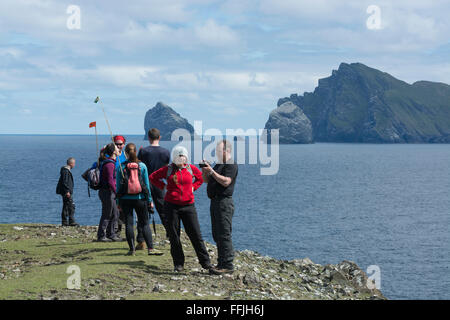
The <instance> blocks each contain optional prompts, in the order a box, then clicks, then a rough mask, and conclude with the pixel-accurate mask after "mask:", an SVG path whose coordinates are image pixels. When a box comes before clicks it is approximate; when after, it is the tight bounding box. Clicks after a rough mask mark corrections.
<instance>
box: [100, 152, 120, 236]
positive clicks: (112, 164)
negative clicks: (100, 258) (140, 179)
mask: <svg viewBox="0 0 450 320" xmlns="http://www.w3.org/2000/svg"><path fill="white" fill-rule="evenodd" d="M117 153H118V152H117V148H116V146H115V144H114V143H110V144H108V145H107V146H106V147H105V148H103V149H102V151H101V152H100V158H99V159H98V163H99V167H100V189H99V190H98V197H99V198H100V201H101V202H102V216H101V217H100V222H99V225H98V231H97V241H99V242H110V241H121V238H119V237H118V236H117V235H116V230H115V226H116V224H117V219H118V218H119V209H118V208H117V203H116V170H115V169H116V157H117Z"/></svg>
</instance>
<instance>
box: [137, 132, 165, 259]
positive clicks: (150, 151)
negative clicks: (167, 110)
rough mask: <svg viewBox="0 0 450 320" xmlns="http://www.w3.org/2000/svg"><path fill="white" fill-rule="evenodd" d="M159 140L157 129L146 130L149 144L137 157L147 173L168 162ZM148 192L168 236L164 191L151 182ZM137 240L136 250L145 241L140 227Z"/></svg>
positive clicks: (159, 135) (142, 246)
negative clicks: (145, 167)
mask: <svg viewBox="0 0 450 320" xmlns="http://www.w3.org/2000/svg"><path fill="white" fill-rule="evenodd" d="M160 140H161V133H160V132H159V130H158V129H156V128H152V129H150V130H149V131H148V141H149V142H150V145H149V146H148V147H145V148H142V149H140V150H139V153H138V159H139V160H140V161H142V162H143V163H144V164H145V165H146V166H147V170H148V175H151V174H152V173H153V172H155V171H156V170H159V169H160V168H162V167H164V166H167V165H168V164H169V162H170V152H169V150H167V149H166V148H163V147H161V146H160V145H159V141H160ZM150 192H151V196H152V199H153V203H154V205H155V208H156V211H157V212H158V215H159V217H160V219H161V222H162V224H163V226H164V229H165V230H166V237H167V238H169V232H168V231H167V230H168V229H167V217H166V215H165V214H164V210H163V206H164V191H163V190H161V189H159V188H157V187H156V186H154V185H153V184H151V185H150ZM137 241H138V245H137V246H136V250H141V249H144V243H145V242H144V238H143V236H142V230H141V229H140V228H138V235H137Z"/></svg>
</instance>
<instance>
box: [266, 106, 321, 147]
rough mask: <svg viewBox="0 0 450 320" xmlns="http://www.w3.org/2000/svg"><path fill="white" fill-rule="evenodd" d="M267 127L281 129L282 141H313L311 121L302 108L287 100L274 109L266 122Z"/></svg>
mask: <svg viewBox="0 0 450 320" xmlns="http://www.w3.org/2000/svg"><path fill="white" fill-rule="evenodd" d="M265 128H266V129H268V130H270V129H279V130H280V132H279V133H280V136H279V141H280V143H312V142H313V134H312V126H311V121H309V119H308V117H307V116H306V115H305V114H304V113H303V111H302V109H300V108H299V107H298V106H296V105H295V104H293V103H292V102H290V101H287V102H285V103H283V104H282V105H280V106H279V107H278V108H276V109H275V110H273V111H272V112H271V113H270V115H269V120H267V122H266V126H265Z"/></svg>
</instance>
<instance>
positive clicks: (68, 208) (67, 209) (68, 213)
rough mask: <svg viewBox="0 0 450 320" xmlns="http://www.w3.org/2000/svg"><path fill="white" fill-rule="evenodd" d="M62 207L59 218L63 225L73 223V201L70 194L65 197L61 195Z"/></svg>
mask: <svg viewBox="0 0 450 320" xmlns="http://www.w3.org/2000/svg"><path fill="white" fill-rule="evenodd" d="M62 201H63V207H62V212H61V220H62V224H63V225H68V224H71V223H75V203H74V202H73V198H72V195H70V198H67V197H66V196H65V195H62Z"/></svg>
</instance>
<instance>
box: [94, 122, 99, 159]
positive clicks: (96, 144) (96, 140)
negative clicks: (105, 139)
mask: <svg viewBox="0 0 450 320" xmlns="http://www.w3.org/2000/svg"><path fill="white" fill-rule="evenodd" d="M95 146H96V147H97V151H96V152H97V153H98V151H99V150H98V135H97V124H95Z"/></svg>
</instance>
